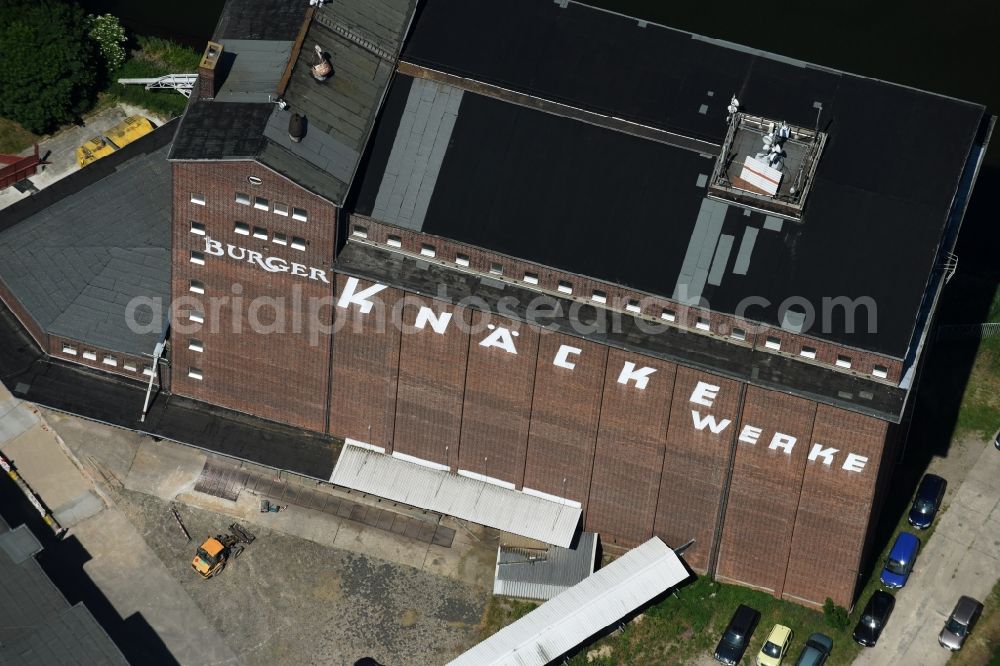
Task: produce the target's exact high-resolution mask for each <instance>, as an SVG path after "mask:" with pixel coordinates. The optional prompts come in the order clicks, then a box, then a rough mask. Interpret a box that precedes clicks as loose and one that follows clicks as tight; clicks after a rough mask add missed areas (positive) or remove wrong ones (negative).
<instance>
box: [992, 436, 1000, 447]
mask: <svg viewBox="0 0 1000 666" xmlns="http://www.w3.org/2000/svg"><path fill="white" fill-rule="evenodd" d="M993 446H995V447H997V448H998V449H1000V432H998V433H997V436H996V439H994V440H993Z"/></svg>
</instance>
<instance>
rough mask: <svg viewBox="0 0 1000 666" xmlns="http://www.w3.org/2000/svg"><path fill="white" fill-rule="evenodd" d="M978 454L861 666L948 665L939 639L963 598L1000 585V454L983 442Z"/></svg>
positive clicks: (984, 594) (979, 596) (983, 594)
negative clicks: (999, 481)
mask: <svg viewBox="0 0 1000 666" xmlns="http://www.w3.org/2000/svg"><path fill="white" fill-rule="evenodd" d="M973 453H978V456H975V457H974V459H975V462H974V464H973V465H972V467H971V469H970V470H969V472H968V475H967V476H966V477H965V480H964V481H962V483H961V485H960V486H959V487H958V489H957V490H956V491H955V494H954V496H953V497H952V500H951V504H950V505H949V506H948V508H947V510H946V511H945V512H944V513H943V514H942V515H941V516H940V518H939V519H938V521H939V522H938V525H937V528H936V529H935V531H934V534H933V535H932V536H931V538H930V540H929V541H928V542H927V543H926V544H925V545H924V547H923V548H922V550H921V551H920V553H919V554H918V556H917V560H916V563H915V565H914V570H913V573H912V574H911V575H910V580H909V581H908V582H907V584H906V587H904V588H903V589H901V590H899V591H898V592H897V593H896V607H895V609H894V610H893V613H892V616H891V617H890V618H889V622H888V623H887V624H886V627H885V631H884V632H883V634H882V636H881V638H879V641H878V644H877V645H876V646H875V647H873V648H869V649H867V650H865V651H864V652H862V653H861V655H860V656H859V657H858V658H857V660H855V662H854V663H855V665H856V666H868V665H874V664H878V665H885V666H895V665H897V664H898V665H899V666H911V665H913V664H920V665H921V666H935V665H939V664H945V663H946V662H947V661H948V659H949V657H950V656H951V653H950V652H948V651H947V650H945V649H944V648H942V647H941V646H940V645H938V642H937V636H938V633H939V632H940V631H941V627H942V626H944V622H945V620H946V619H947V617H948V614H949V613H951V611H952V609H953V608H954V606H955V602H956V601H957V600H958V597H959V596H961V595H963V594H964V595H969V596H971V597H974V598H976V599H979V600H980V601H983V600H984V599H986V597H987V596H988V595H989V593H990V590H992V589H993V585H994V584H995V583H996V581H997V580H998V579H1000V484H997V483H996V479H997V478H998V477H1000V451H996V450H995V449H994V447H993V446H992V445H991V444H990V443H985V442H980V448H979V449H978V451H974V452H973ZM931 471H934V470H933V469H932V470H931ZM918 536H919V533H918ZM866 601H867V599H862V600H860V601H859V603H865V602H866Z"/></svg>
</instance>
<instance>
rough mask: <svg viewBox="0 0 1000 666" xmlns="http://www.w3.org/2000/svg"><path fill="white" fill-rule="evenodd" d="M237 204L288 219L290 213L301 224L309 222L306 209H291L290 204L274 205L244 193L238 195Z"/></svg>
mask: <svg viewBox="0 0 1000 666" xmlns="http://www.w3.org/2000/svg"><path fill="white" fill-rule="evenodd" d="M236 203H238V204H240V205H243V206H251V205H252V206H253V207H254V208H256V209H257V210H269V211H271V212H272V213H274V214H275V215H281V216H282V217H288V215H289V212H290V213H291V216H292V219H293V220H298V221H299V222H308V221H309V213H307V212H306V210H305V209H304V208H295V207H294V206H293V207H291V208H290V207H289V206H288V204H286V203H282V202H280V201H275V202H274V203H273V204H272V203H271V202H270V201H268V200H267V199H265V198H264V197H251V196H250V195H249V194H246V193H244V192H237V193H236Z"/></svg>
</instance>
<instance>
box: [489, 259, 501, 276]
mask: <svg viewBox="0 0 1000 666" xmlns="http://www.w3.org/2000/svg"><path fill="white" fill-rule="evenodd" d="M490 273H492V274H493V275H503V265H502V264H498V263H496V262H495V261H494V262H493V263H491V264H490Z"/></svg>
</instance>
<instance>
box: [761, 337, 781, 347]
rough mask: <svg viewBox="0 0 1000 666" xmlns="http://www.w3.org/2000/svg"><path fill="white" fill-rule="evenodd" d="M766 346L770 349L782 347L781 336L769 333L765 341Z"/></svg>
mask: <svg viewBox="0 0 1000 666" xmlns="http://www.w3.org/2000/svg"><path fill="white" fill-rule="evenodd" d="M764 346H765V347H767V348H768V349H781V338H776V337H774V336H773V335H769V336H767V340H766V341H765V342H764Z"/></svg>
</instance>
